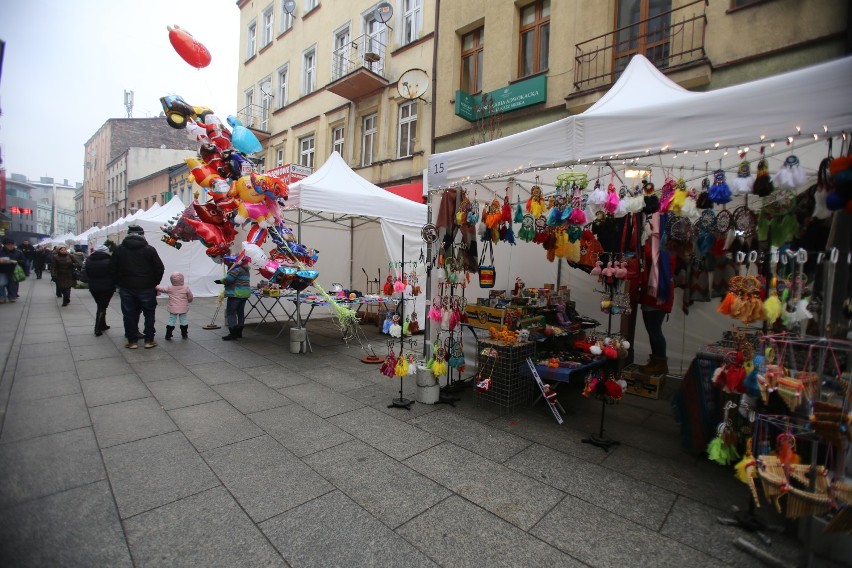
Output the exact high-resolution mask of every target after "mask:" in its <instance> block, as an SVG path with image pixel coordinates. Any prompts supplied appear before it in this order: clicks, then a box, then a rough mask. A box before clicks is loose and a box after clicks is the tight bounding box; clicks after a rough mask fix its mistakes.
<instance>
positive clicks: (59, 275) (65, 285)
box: [50, 246, 77, 307]
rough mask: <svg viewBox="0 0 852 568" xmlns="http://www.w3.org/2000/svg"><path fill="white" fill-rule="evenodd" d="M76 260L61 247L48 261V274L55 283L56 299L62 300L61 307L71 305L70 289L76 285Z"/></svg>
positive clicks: (65, 248) (66, 248)
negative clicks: (51, 275)
mask: <svg viewBox="0 0 852 568" xmlns="http://www.w3.org/2000/svg"><path fill="white" fill-rule="evenodd" d="M76 264H77V260H76V259H75V258H74V257H73V256H71V255H70V254H68V247H65V246H61V247H59V248H58V249H57V251H56V254H55V255H53V259H52V260H51V261H50V272H51V274H53V279H54V280H55V281H56V297H57V298H62V306H63V307H64V306H67V305H68V304H70V303H71V288H73V287H74V286H76V285H77V279H76V278H74V266H75V265H76Z"/></svg>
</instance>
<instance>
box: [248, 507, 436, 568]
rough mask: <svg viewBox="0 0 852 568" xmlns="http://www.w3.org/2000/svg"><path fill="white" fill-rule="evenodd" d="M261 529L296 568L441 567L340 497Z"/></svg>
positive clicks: (301, 509)
mask: <svg viewBox="0 0 852 568" xmlns="http://www.w3.org/2000/svg"><path fill="white" fill-rule="evenodd" d="M260 527H261V529H262V530H263V532H264V533H265V534H266V536H267V537H268V538H269V540H270V541H271V542H272V544H274V545H275V547H276V548H277V549H278V550H279V552H281V555H282V556H283V557H284V559H285V560H286V561H287V562H288V563H290V564H291V565H292V566H299V567H304V568H311V567H316V568H327V567H333V566H340V567H346V568H358V567H361V566H364V567H367V566H393V567H394V568H407V567H409V566H414V567H427V566H437V565H436V564H435V563H434V562H432V561H431V560H429V558H427V557H426V556H425V555H424V554H423V553H422V552H420V551H419V550H417V549H416V548H414V547H413V546H412V545H411V544H409V543H408V542H407V541H406V540H405V539H403V538H402V537H400V536H399V535H397V534H396V533H394V532H393V531H392V530H390V529H389V528H387V527H386V526H385V525H383V524H382V523H380V522H379V521H378V520H376V519H375V517H373V516H372V515H370V514H369V513H368V512H367V511H365V510H364V509H362V508H361V507H360V506H358V504H357V503H355V502H354V501H352V500H351V499H349V498H348V497H346V496H345V495H344V494H342V493H341V492H340V491H334V492H332V493H328V494H326V495H323V496H322V497H319V498H317V499H314V500H313V501H310V502H308V503H305V504H304V505H302V506H300V507H297V508H295V509H292V510H290V511H287V512H286V513H282V514H281V515H278V516H277V517H273V518H272V519H270V520H268V521H266V522H264V523H261V525H260ZM317 543H322V546H317Z"/></svg>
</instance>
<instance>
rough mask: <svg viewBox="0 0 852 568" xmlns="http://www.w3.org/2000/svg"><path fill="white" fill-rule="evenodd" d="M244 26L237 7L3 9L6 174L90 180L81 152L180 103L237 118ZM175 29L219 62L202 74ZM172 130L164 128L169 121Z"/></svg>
mask: <svg viewBox="0 0 852 568" xmlns="http://www.w3.org/2000/svg"><path fill="white" fill-rule="evenodd" d="M239 17H240V11H239V9H238V8H237V4H236V1H235V0H77V1H74V2H62V1H57V0H24V1H19V0H8V1H6V0H2V1H0V39H2V40H4V41H5V42H6V53H5V57H4V59H3V71H2V77H0V109H2V116H0V145H2V151H3V162H4V163H3V166H4V167H5V168H6V171H7V172H8V173H19V174H24V175H26V176H27V177H28V178H29V179H38V178H39V177H41V176H49V177H53V178H56V179H58V180H60V181H61V180H63V179H68V181H69V182H70V183H72V184H73V183H75V182H82V181H83V162H84V158H83V155H84V151H83V144H85V142H86V140H88V139H89V138H91V137H92V135H93V134H94V133H95V132H96V131H97V130H98V128H100V127H101V126H102V125H103V124H104V122H106V121H107V120H108V119H110V118H123V117H125V116H127V112H126V110H125V107H124V91H125V90H128V91H133V92H134V99H135V101H134V106H133V116H134V117H146V116H157V115H158V114H159V113H160V110H161V107H160V102H159V98H160V97H161V96H163V95H168V94H179V95H181V96H183V98H184V99H186V101H187V102H189V103H190V104H193V105H198V106H208V107H210V108H212V109H213V110H214V111H215V113H216V114H217V115H218V116H219V117H220V118H222V120H223V121H224V119H225V117H226V116H227V115H229V114H236V111H237V110H238V109H237V108H236V101H237V65H238V61H239V31H240V30H239V28H240V24H239ZM175 24H177V25H178V26H180V27H181V28H183V29H185V30H187V31H188V32H190V33H191V34H192V35H193V36H194V37H195V39H197V40H199V41H200V42H201V43H203V44H204V45H205V46H206V47H207V49H208V50H209V51H210V54H211V55H212V63H211V64H210V65H209V66H208V67H205V68H204V69H200V70H199V69H195V68H194V67H192V66H190V65H189V64H188V63H186V62H184V60H183V59H181V58H180V56H178V54H177V53H176V52H175V51H174V49H173V48H172V45H171V43H169V37H168V30H167V29H166V26H168V25H172V26H173V25H175ZM163 121H164V123H165V119H163Z"/></svg>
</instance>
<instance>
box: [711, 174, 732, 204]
mask: <svg viewBox="0 0 852 568" xmlns="http://www.w3.org/2000/svg"><path fill="white" fill-rule="evenodd" d="M709 194H710V200H711V201H712V202H713V203H719V204H724V203H728V202H729V201H730V200H731V188H730V187H728V183H727V181H725V170H721V169H719V170H716V171H715V172H713V184H712V185H711V186H710V190H709Z"/></svg>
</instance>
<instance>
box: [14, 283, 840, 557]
mask: <svg viewBox="0 0 852 568" xmlns="http://www.w3.org/2000/svg"><path fill="white" fill-rule="evenodd" d="M215 304H216V301H215V299H198V300H196V301H195V302H194V303H193V304H192V306H191V312H190V314H189V317H190V332H189V339H188V340H182V339H180V338H179V337H178V338H176V339H175V340H172V341H165V340H164V339H163V333H164V328H165V319H166V311H165V301H164V300H161V301H160V307H159V308H158V313H157V319H158V326H157V327H158V331H157V334H158V336H157V341H158V342H159V347H156V348H154V349H150V350H146V349H142V348H141V344H140V348H139V349H137V350H129V349H126V348H125V347H124V344H125V340H124V338H123V336H122V335H123V333H122V323H121V315H120V309H119V302H118V297H117V296H116V297H115V298H114V299H113V302H112V306H111V308H110V313H109V316H108V322H109V323H110V324H111V325H112V329H111V330H109V331H107V332H106V333H105V334H104V335H103V336H102V337H95V336H94V335H93V333H92V327H93V314H94V311H95V308H94V303H93V301H92V299H91V296H90V295H89V294H88V292H87V291H85V290H75V291H73V293H72V300H71V304H70V305H69V306H68V307H65V308H63V307H60V300H58V299H57V298H56V297H55V294H54V290H53V288H52V284H51V283H50V281H49V280H47V279H43V280H35V279H32V278H31V279H29V280H27V281H25V282H23V283H22V285H21V298H20V300H19V301H18V302H17V303H15V304H5V305H2V306H0V362H2V363H3V375H2V382H0V411H2V416H0V419H2V422H0V423H1V424H2V431H0V565H4V566H126V565H135V566H184V565H186V566H237V565H239V566H288V565H289V566H298V567H302V566H318V567H326V566H347V567H354V566H393V567H402V566H435V565H439V566H600V567H610V566H611V567H623V566H672V567H682V566H702V567H704V566H738V567H741V566H756V565H760V564H759V563H758V562H757V560H755V559H754V558H753V557H751V556H748V555H746V554H744V553H743V552H741V551H739V550H738V549H737V548H735V547H734V546H732V541H733V540H734V539H735V538H737V537H745V538H746V539H748V540H750V541H752V542H757V539H756V538H755V537H754V535H751V534H748V533H745V532H743V531H741V530H740V529H737V528H734V527H726V526H722V525H720V524H718V523H717V522H716V517H717V516H719V515H723V514H726V513H727V508H728V507H729V506H730V505H732V504H737V505H739V506H741V507H745V506H746V505H747V503H748V495H747V489H746V488H745V486H744V485H742V484H740V483H739V482H737V481H736V480H735V479H734V478H733V475H732V470H731V469H730V468H723V467H720V466H717V465H715V464H713V463H711V462H709V461H708V460H706V459H704V458H702V457H700V456H695V455H689V454H687V453H684V452H683V451H682V450H681V449H680V447H679V435H678V434H679V430H678V426H677V424H675V422H674V420H673V419H672V417H671V412H670V407H669V402H668V400H659V401H657V400H649V399H644V398H639V397H634V396H630V395H628V396H625V398H624V399H623V400H622V401H621V402H620V403H619V404H618V405H615V406H612V407H609V408H608V411H607V434H608V435H609V436H611V437H612V438H615V439H617V440H620V441H621V445H620V446H618V447H616V448H614V449H613V450H612V451H611V452H609V453H607V452H605V451H603V450H601V449H600V448H597V447H594V446H590V445H587V444H583V443H581V442H580V440H581V439H582V438H583V437H585V436H587V435H588V433H590V432H592V431H594V430H595V429H596V428H597V422H598V417H599V412H600V406H599V403H597V402H595V401H594V400H588V399H586V398H583V397H582V396H581V395H580V391H581V387H580V385H576V386H575V385H568V386H567V387H566V388H564V389H562V390H560V400H561V402H562V404H563V406H564V407H565V408H566V410H567V411H568V415H567V416H566V420H565V424H564V425H562V426H558V425H557V424H556V422H555V421H554V419H553V417H552V416H551V415H550V412H549V411H548V410H547V408H545V406H544V405H543V404H538V405H537V406H533V407H525V408H522V409H520V410H517V411H514V412H513V413H511V414H510V415H508V414H506V413H503V412H500V409H499V408H494V407H493V406H490V405H487V404H486V403H483V402H482V401H481V400H478V399H477V398H476V393H474V392H472V391H471V390H470V389H468V390H467V391H465V392H462V393H461V395H460V396H461V398H462V400H460V401H459V402H458V403H457V404H456V406H455V407H451V406H447V405H437V406H432V405H424V404H415V405H414V406H413V408H412V409H411V410H410V411H408V410H405V409H398V408H388V407H387V406H388V404H389V403H390V402H391V400H392V399H393V398H394V397H395V396H397V392H396V391H398V388H399V382H398V381H396V380H391V379H388V378H386V377H384V376H382V375H380V373H379V372H378V366H377V365H372V366H370V365H365V364H363V363H361V362H360V361H359V359H360V357H362V356H363V355H364V353H363V352H362V351H361V349H360V348H359V347H358V345H357V343H356V344H355V346H354V347H347V345H346V344H345V343H344V342H343V341H342V340H341V337H340V334H339V333H338V332H337V331H336V329H335V328H334V326H333V325H332V324H331V323H330V322H329V321H327V320H326V321H324V320H321V319H318V318H317V319H314V320H312V321H311V323H310V327H309V332H310V339H311V343H312V345H313V353H307V354H291V353H290V352H289V341H288V336H287V333H286V332H285V333H283V334H281V336H280V337H279V338H276V337H275V336H276V334H277V333H278V331H279V328H278V327H276V326H275V325H274V324H263V325H249V326H247V327H246V329H245V332H244V336H245V337H244V339H242V340H240V341H235V342H223V341H222V340H221V336H222V335H224V333H225V332H226V330H224V329H220V330H216V331H206V330H204V329H202V326H203V325H204V324H207V323H209V322H210V320H211V318H212V316H213V313H214V310H215ZM317 315H319V314H317ZM218 323H219V324H220V325H221V324H223V322H222V318H221V314H220V318H219V321H218ZM365 331H367V333H368V334H369V335H370V336H371V338H372V343H373V344H374V345H375V346H377V351H380V354H384V353H385V350H384V349H378V347H379V346H382V345H384V339H383V338H382V337H381V336H379V335H378V334H377V333H376V330H375V328H374V327H373V326H368V327H367V328H366V329H365ZM404 383H405V393H406V396H407V397H408V398H414V397H415V389H416V387H415V381H414V380H413V378H412V379H405V381H404ZM676 386H677V382H676V381H671V382H670V383H669V385H668V386H667V388H666V392H665V394H664V398H666V399H670V398H671V395H672V393H673V389H674V388H676ZM764 509H766V508H765V507H764ZM772 537H773V540H774V543H773V545H772V546H771V547H769V548H766V547H763V545H759V546H760V547H761V548H764V549H765V550H768V551H769V552H771V553H772V554H775V555H776V556H778V557H780V558H783V559H784V560H785V562H787V563H788V564H789V565H791V566H792V565H797V564H800V562H799V560H800V559H801V556H802V548H801V546H800V545H799V544H798V542H797V541H796V539H794V538H791V537H788V536H786V535H784V534H773V535H772ZM812 565H827V564H825V563H820V562H816V563H813V564H812Z"/></svg>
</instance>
